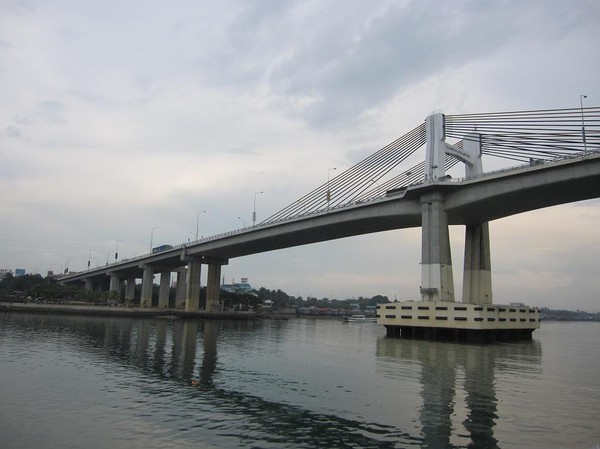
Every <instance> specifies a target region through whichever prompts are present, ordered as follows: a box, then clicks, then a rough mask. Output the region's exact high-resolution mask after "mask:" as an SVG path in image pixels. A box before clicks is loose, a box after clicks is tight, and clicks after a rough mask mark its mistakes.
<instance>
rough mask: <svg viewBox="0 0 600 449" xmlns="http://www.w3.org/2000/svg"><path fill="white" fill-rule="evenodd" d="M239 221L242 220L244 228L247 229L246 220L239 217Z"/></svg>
mask: <svg viewBox="0 0 600 449" xmlns="http://www.w3.org/2000/svg"><path fill="white" fill-rule="evenodd" d="M238 220H242V223H244V227H246V220H244V219H243V218H242V217H238Z"/></svg>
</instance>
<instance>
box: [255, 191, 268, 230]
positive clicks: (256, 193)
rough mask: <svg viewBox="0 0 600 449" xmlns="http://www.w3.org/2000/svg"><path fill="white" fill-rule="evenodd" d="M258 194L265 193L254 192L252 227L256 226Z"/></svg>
mask: <svg viewBox="0 0 600 449" xmlns="http://www.w3.org/2000/svg"><path fill="white" fill-rule="evenodd" d="M259 193H265V192H255V193H254V209H252V227H254V226H256V195H258V194H259Z"/></svg>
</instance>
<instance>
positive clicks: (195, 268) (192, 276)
mask: <svg viewBox="0 0 600 449" xmlns="http://www.w3.org/2000/svg"><path fill="white" fill-rule="evenodd" d="M201 260H202V259H201V258H200V257H190V259H189V263H188V270H187V277H186V280H185V283H186V286H185V311H186V312H196V311H198V310H200V272H201V269H202V264H201Z"/></svg>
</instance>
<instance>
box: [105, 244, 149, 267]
mask: <svg viewBox="0 0 600 449" xmlns="http://www.w3.org/2000/svg"><path fill="white" fill-rule="evenodd" d="M122 241H123V239H119V240H116V242H117V247H116V248H115V263H117V258H118V257H119V242H122ZM150 246H152V245H150ZM107 265H108V263H107Z"/></svg>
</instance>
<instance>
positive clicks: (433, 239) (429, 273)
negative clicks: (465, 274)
mask: <svg viewBox="0 0 600 449" xmlns="http://www.w3.org/2000/svg"><path fill="white" fill-rule="evenodd" d="M421 215H422V246H421V254H422V256H421V298H422V300H423V301H454V300H455V298H454V280H453V277H452V257H451V255H450V234H449V233H448V216H447V214H446V211H445V210H444V197H443V195H442V194H441V193H431V194H427V195H424V196H422V197H421Z"/></svg>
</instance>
